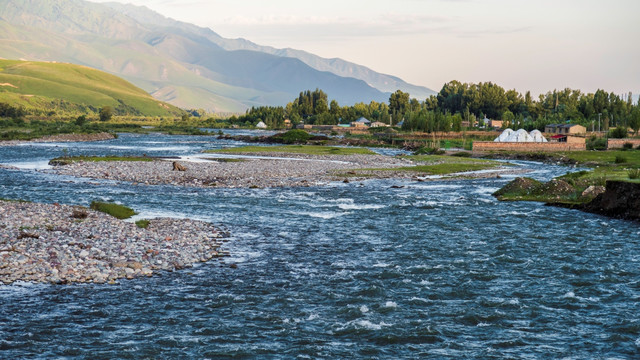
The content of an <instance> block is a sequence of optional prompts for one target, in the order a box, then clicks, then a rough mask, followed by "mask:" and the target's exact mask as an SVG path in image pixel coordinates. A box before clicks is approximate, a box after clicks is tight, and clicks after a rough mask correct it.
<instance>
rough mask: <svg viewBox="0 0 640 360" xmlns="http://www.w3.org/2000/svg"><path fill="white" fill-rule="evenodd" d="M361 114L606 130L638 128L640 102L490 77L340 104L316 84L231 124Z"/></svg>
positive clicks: (420, 127) (424, 124) (454, 125)
mask: <svg viewBox="0 0 640 360" xmlns="http://www.w3.org/2000/svg"><path fill="white" fill-rule="evenodd" d="M360 117H365V118H367V119H369V120H370V121H380V122H383V123H385V124H390V125H393V126H397V125H398V124H401V125H402V128H403V129H404V130H408V131H424V132H433V131H445V132H448V131H460V130H463V129H464V128H475V127H482V126H483V125H484V124H483V123H482V119H484V118H485V117H486V118H489V119H492V120H503V121H504V123H505V126H506V124H509V126H511V127H513V128H524V129H527V130H533V129H538V130H541V131H542V130H544V127H545V126H546V125H548V124H553V123H573V124H581V125H583V126H585V127H587V128H594V129H596V130H597V129H598V125H599V126H600V128H601V129H603V130H606V129H608V128H609V127H617V126H619V127H631V128H632V129H633V130H634V131H635V132H636V133H637V132H638V130H639V129H640V105H639V104H638V103H636V104H634V103H633V101H632V94H631V93H629V94H625V95H624V96H620V95H617V94H614V93H613V92H611V93H608V92H606V91H604V90H597V91H596V92H595V93H583V92H582V91H580V90H573V89H569V88H566V89H563V90H553V91H548V92H547V93H545V94H541V95H539V96H538V98H537V99H535V98H534V97H533V96H532V95H531V92H530V91H527V92H526V93H525V94H524V95H522V94H521V93H519V92H517V91H516V90H514V89H512V90H505V89H504V88H502V87H501V86H499V85H496V84H493V83H491V82H485V83H482V82H481V83H477V84H474V83H461V82H459V81H455V80H454V81H450V82H448V83H446V84H444V86H443V87H442V89H441V90H440V91H439V92H438V94H436V95H432V96H430V97H429V98H426V99H424V100H418V99H415V98H411V97H410V95H409V94H408V93H406V92H403V91H401V90H398V91H396V92H394V93H392V94H391V96H390V97H389V102H388V103H379V102H376V101H372V102H370V103H369V104H366V103H357V104H355V105H352V106H340V105H339V104H338V102H337V101H336V100H331V101H329V100H328V96H327V94H326V93H325V92H324V91H322V90H320V89H316V90H314V91H311V90H307V91H303V92H300V94H299V96H298V98H296V99H294V100H293V101H291V102H289V103H288V104H287V105H286V106H284V107H282V106H261V107H252V108H251V109H249V110H247V112H246V114H244V115H242V116H239V117H238V116H233V117H231V118H230V119H229V120H230V122H231V123H232V124H234V123H235V124H247V125H248V124H254V125H255V124H256V123H258V122H259V121H263V122H265V123H266V124H267V125H268V126H269V127H272V128H282V127H284V120H285V119H289V120H291V122H292V123H293V124H299V123H304V124H315V125H337V124H348V123H350V122H352V121H355V120H357V119H358V118H360Z"/></svg>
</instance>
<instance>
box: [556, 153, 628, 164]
mask: <svg viewBox="0 0 640 360" xmlns="http://www.w3.org/2000/svg"><path fill="white" fill-rule="evenodd" d="M557 154H558V155H561V156H565V157H567V158H569V159H571V160H573V161H576V162H578V163H579V164H583V165H587V166H615V165H616V164H621V163H620V162H618V163H617V162H616V158H618V159H620V158H624V160H625V161H623V162H622V164H625V165H628V166H638V167H640V151H635V150H633V151H623V150H609V151H567V152H562V153H557Z"/></svg>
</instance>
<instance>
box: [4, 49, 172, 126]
mask: <svg viewBox="0 0 640 360" xmlns="http://www.w3.org/2000/svg"><path fill="white" fill-rule="evenodd" d="M0 83H2V84H10V85H4V86H2V87H0V102H5V103H9V104H11V105H14V106H15V105H17V106H22V107H24V108H25V109H26V110H27V111H29V112H34V111H40V112H41V111H43V110H45V111H55V113H56V114H58V115H59V114H61V113H69V112H71V113H77V112H92V113H96V112H97V111H98V110H99V109H100V108H102V107H104V106H111V107H113V108H114V109H115V114H116V115H127V114H128V115H138V116H139V115H146V116H176V115H179V114H182V110H180V109H178V108H177V107H175V106H173V105H169V104H166V103H163V102H160V101H158V100H156V99H154V98H153V97H151V95H149V94H148V93H146V92H145V91H144V90H142V89H140V88H138V87H136V86H134V85H133V84H131V83H130V82H128V81H126V80H124V79H122V78H119V77H117V76H114V75H111V74H108V73H105V72H102V71H99V70H95V69H92V68H88V67H85V66H79V65H73V64H65V63H49V62H35V61H17V60H0Z"/></svg>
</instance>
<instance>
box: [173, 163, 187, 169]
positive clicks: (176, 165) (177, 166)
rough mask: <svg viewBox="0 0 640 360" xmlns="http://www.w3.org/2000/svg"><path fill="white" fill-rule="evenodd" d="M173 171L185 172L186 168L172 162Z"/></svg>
mask: <svg viewBox="0 0 640 360" xmlns="http://www.w3.org/2000/svg"><path fill="white" fill-rule="evenodd" d="M173 171H187V168H186V167H185V166H184V165H180V163H178V162H177V161H174V162H173Z"/></svg>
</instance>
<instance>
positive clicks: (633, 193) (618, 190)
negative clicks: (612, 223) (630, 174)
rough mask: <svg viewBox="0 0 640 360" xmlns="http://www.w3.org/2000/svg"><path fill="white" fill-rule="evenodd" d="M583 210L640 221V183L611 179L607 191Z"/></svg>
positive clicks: (584, 206)
mask: <svg viewBox="0 0 640 360" xmlns="http://www.w3.org/2000/svg"><path fill="white" fill-rule="evenodd" d="M582 210H584V211H588V212H592V213H596V214H600V215H605V216H609V217H615V218H621V219H627V220H635V221H640V183H632V182H627V181H613V180H609V181H607V184H606V191H605V192H603V193H602V194H600V195H598V196H596V198H595V199H593V200H592V201H591V202H589V203H587V204H585V205H583V206H582Z"/></svg>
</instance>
